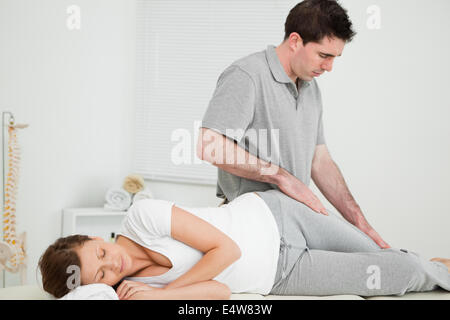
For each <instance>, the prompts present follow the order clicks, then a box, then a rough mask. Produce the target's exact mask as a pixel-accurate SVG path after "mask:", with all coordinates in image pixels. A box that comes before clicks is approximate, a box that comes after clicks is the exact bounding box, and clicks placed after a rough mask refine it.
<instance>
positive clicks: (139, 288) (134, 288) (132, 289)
mask: <svg viewBox="0 0 450 320" xmlns="http://www.w3.org/2000/svg"><path fill="white" fill-rule="evenodd" d="M155 290H161V289H160V288H154V287H151V286H149V285H147V284H145V283H142V282H136V281H130V280H124V281H122V283H121V284H120V285H119V287H118V288H117V290H116V293H117V295H118V296H119V299H120V300H128V299H129V298H131V296H133V295H134V294H136V293H138V292H144V291H155Z"/></svg>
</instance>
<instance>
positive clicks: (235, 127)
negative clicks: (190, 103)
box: [197, 0, 389, 248]
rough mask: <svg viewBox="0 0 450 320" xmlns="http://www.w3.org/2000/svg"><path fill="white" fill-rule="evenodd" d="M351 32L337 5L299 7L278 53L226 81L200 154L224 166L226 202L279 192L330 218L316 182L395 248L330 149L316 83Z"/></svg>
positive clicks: (308, 2)
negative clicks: (365, 212) (373, 223)
mask: <svg viewBox="0 0 450 320" xmlns="http://www.w3.org/2000/svg"><path fill="white" fill-rule="evenodd" d="M319 2H320V3H319ZM351 26H352V24H351V22H350V21H349V19H348V16H347V13H346V11H345V10H344V9H343V8H342V7H340V5H339V4H337V3H336V2H334V1H318V0H305V1H303V2H301V3H299V4H298V5H297V6H295V7H294V8H293V9H292V10H291V11H290V13H289V15H288V17H287V19H286V23H285V38H284V41H283V42H282V43H281V44H280V45H279V46H278V47H275V46H271V45H269V46H268V47H267V49H266V50H264V51H260V52H256V53H254V54H251V55H249V56H246V57H244V58H242V59H239V60H237V61H235V62H233V63H232V64H231V65H230V66H229V67H228V68H226V69H225V70H224V72H223V73H222V74H221V75H220V77H219V79H218V81H217V86H216V90H215V92H214V95H213V97H212V99H211V101H210V103H209V106H208V109H207V110H206V113H205V115H204V118H203V121H202V126H201V127H202V128H201V131H200V135H199V143H198V145H197V155H198V156H199V157H200V158H201V159H203V160H206V161H208V162H211V163H212V164H214V165H216V166H217V167H218V181H217V196H218V197H221V198H224V199H225V202H227V201H231V200H233V199H234V198H236V197H238V196H239V195H241V194H243V193H246V192H252V191H265V190H269V189H279V190H281V191H282V192H283V193H285V194H286V195H288V196H290V197H291V198H293V199H296V200H297V201H300V202H302V203H304V204H305V205H307V206H308V207H310V208H311V209H313V210H314V211H316V212H318V213H322V214H328V213H327V212H326V209H325V207H324V206H323V205H322V203H321V202H320V200H319V199H318V197H317V196H316V195H314V194H313V192H312V191H311V190H310V189H309V187H308V186H309V183H310V179H311V178H312V179H313V180H314V182H315V184H316V185H317V187H318V188H319V189H320V191H321V192H322V193H323V195H324V196H325V197H326V198H327V200H329V201H330V203H331V204H333V206H334V207H335V208H336V209H337V210H338V211H339V212H340V213H341V214H342V216H343V217H344V218H345V219H346V220H348V221H349V222H350V223H352V224H353V225H355V226H356V227H358V228H359V229H360V230H362V231H363V232H365V233H366V234H367V235H369V236H370V237H371V238H372V239H373V240H374V241H375V242H376V243H377V244H378V245H379V246H380V247H382V248H389V245H388V244H387V243H385V242H384V241H383V240H382V239H381V237H380V236H379V235H378V233H377V232H376V231H375V230H374V229H373V228H372V227H371V226H370V225H369V223H368V222H367V220H366V219H365V218H364V215H363V213H362V211H361V209H360V208H359V206H358V204H357V203H356V201H355V200H354V198H353V197H352V195H351V193H350V191H349V189H348V188H347V185H346V183H345V181H344V178H343V176H342V174H341V172H340V170H339V168H338V167H337V165H336V164H335V162H334V161H333V160H332V158H331V156H330V154H329V152H328V149H327V148H326V144H325V138H324V131H323V124H322V113H323V111H322V101H321V94H320V90H319V87H318V85H317V82H316V81H315V79H314V77H318V76H319V75H320V74H322V73H323V72H325V71H328V72H330V71H331V70H332V65H333V62H334V59H335V57H337V56H340V55H341V54H342V51H343V49H344V46H345V44H346V43H347V42H350V41H351V40H352V38H353V36H354V35H355V33H354V32H353V30H352V29H351ZM238 155H244V156H243V157H242V158H239V156H238ZM239 159H241V161H239ZM242 159H244V160H245V161H242Z"/></svg>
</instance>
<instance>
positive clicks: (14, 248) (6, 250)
mask: <svg viewBox="0 0 450 320" xmlns="http://www.w3.org/2000/svg"><path fill="white" fill-rule="evenodd" d="M27 126H28V125H21V124H17V125H14V122H13V121H11V122H10V124H9V126H8V135H9V138H8V160H7V173H6V175H5V176H4V181H5V182H4V186H3V187H4V191H3V192H4V204H3V230H2V231H3V239H2V240H0V270H2V269H5V270H7V271H9V272H11V273H17V272H20V277H21V282H22V285H24V284H26V268H27V261H26V233H25V232H23V233H21V234H20V235H19V236H17V235H16V196H17V187H18V180H19V161H20V148H19V144H18V141H17V131H18V129H22V128H26V127H27Z"/></svg>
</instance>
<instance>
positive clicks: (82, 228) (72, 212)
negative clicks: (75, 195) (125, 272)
mask: <svg viewBox="0 0 450 320" xmlns="http://www.w3.org/2000/svg"><path fill="white" fill-rule="evenodd" d="M125 215H126V211H114V210H107V209H104V208H68V209H63V213H62V228H61V236H63V237H65V236H68V235H72V234H84V235H88V236H99V237H102V238H103V239H104V240H105V241H109V240H110V237H111V233H113V232H114V233H116V234H117V232H119V231H120V228H121V225H122V220H123V218H124V217H125Z"/></svg>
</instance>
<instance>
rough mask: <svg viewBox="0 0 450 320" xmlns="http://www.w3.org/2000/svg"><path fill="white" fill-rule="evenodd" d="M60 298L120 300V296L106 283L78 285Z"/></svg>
mask: <svg viewBox="0 0 450 320" xmlns="http://www.w3.org/2000/svg"><path fill="white" fill-rule="evenodd" d="M58 300H119V296H118V295H117V293H116V291H114V289H113V288H112V287H110V286H108V285H106V284H104V283H92V284H87V285H83V286H78V287H76V288H75V289H73V290H72V291H70V292H69V293H68V294H66V295H65V296H63V297H61V298H59V299H58Z"/></svg>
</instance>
